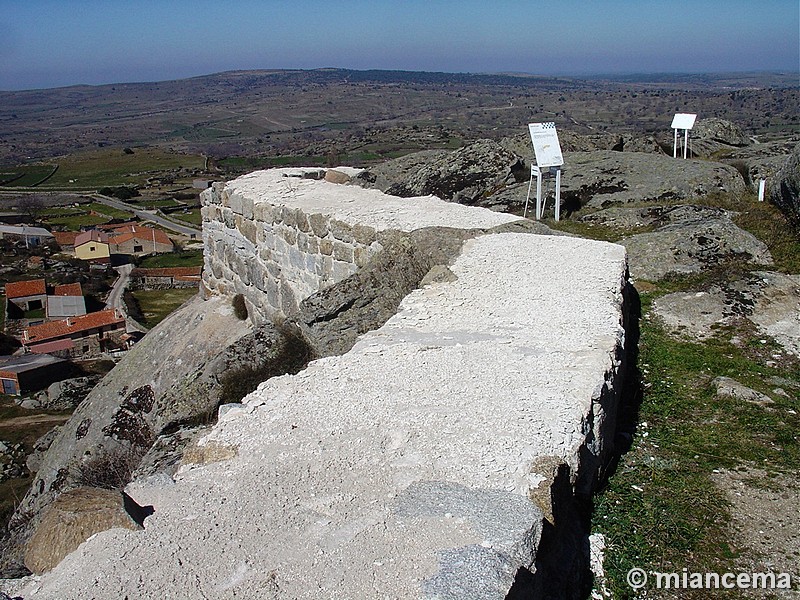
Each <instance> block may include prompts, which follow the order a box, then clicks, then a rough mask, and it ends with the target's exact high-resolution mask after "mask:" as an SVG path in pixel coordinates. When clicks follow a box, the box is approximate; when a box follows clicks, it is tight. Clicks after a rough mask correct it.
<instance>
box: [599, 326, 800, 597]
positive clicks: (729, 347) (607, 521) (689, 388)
mask: <svg viewBox="0 0 800 600" xmlns="http://www.w3.org/2000/svg"><path fill="white" fill-rule="evenodd" d="M729 333H730V335H732V334H733V333H734V332H729ZM735 333H737V334H739V335H742V333H743V332H742V331H737V332H735ZM730 335H728V336H726V335H723V336H721V337H720V339H715V340H711V341H709V342H706V343H704V344H698V343H691V342H678V341H676V340H674V339H673V338H671V337H669V336H668V335H667V333H666V332H665V331H664V330H663V329H662V328H661V326H660V325H659V324H658V323H655V322H652V321H649V320H647V319H645V320H644V321H643V322H642V327H641V343H640V368H641V371H642V374H643V387H644V396H643V402H642V404H641V407H640V414H639V422H640V424H639V428H638V433H637V436H636V439H635V442H634V445H633V448H632V449H631V450H630V451H629V452H628V453H627V454H626V455H625V456H623V457H622V460H621V462H620V464H619V466H618V468H617V471H616V473H615V474H614V475H613V476H612V478H611V480H610V482H609V485H608V487H607V489H606V490H605V491H604V492H603V493H602V494H600V495H599V496H598V497H597V499H596V505H595V511H594V515H593V524H592V526H593V530H594V531H595V532H600V533H603V534H604V535H605V536H606V538H607V542H608V544H609V550H608V552H607V560H606V564H605V568H606V571H607V573H608V577H609V580H610V584H611V589H612V592H613V593H614V594H615V595H616V597H617V598H633V597H634V594H633V592H632V590H631V589H630V587H628V585H627V584H626V582H625V575H626V573H627V572H628V570H629V569H631V568H633V567H634V566H636V567H640V568H644V569H645V570H657V571H677V572H680V571H681V569H682V568H683V567H689V570H690V571H717V572H719V571H725V570H729V569H730V568H732V562H731V561H732V560H733V559H734V558H736V556H735V553H733V552H732V551H731V547H730V544H729V542H728V531H727V526H728V520H729V514H728V509H727V502H726V500H725V498H724V494H723V492H722V491H721V490H719V489H718V488H717V487H716V486H715V485H714V483H713V482H712V481H711V474H712V473H713V471H714V470H715V469H737V468H739V467H742V466H745V467H753V468H759V469H765V470H767V471H768V472H769V471H773V472H774V471H779V472H785V471H790V470H793V469H796V468H797V465H798V464H800V438H799V437H798V433H797V432H798V431H800V399H798V398H796V397H795V398H794V399H791V398H786V397H783V396H779V395H775V394H772V393H771V387H770V386H769V385H767V384H766V383H765V380H766V379H767V378H768V377H769V376H783V377H787V375H788V376H789V377H791V378H793V379H795V380H796V381H798V382H800V361H797V360H794V361H792V362H791V364H789V365H784V367H783V368H777V367H776V368H768V367H765V366H764V365H763V361H762V360H761V357H755V358H754V357H751V356H748V351H747V347H746V346H745V348H740V347H738V346H735V345H733V344H732V343H731V341H730V339H729V338H730ZM759 343H760V342H759ZM718 375H725V376H729V377H735V378H736V379H737V380H738V381H740V382H742V383H744V384H745V385H748V386H750V387H752V388H754V389H757V390H759V391H761V392H763V393H766V394H768V395H771V396H772V397H773V400H774V401H775V403H774V404H773V405H772V406H771V407H769V408H765V407H762V406H758V405H753V404H749V403H746V402H743V401H739V400H734V399H731V398H721V397H717V396H716V393H715V389H714V386H713V385H712V383H711V382H712V380H713V379H714V377H716V376H718ZM687 597H691V596H687ZM696 597H698V598H701V597H704V596H702V594H700V595H698V596H696Z"/></svg>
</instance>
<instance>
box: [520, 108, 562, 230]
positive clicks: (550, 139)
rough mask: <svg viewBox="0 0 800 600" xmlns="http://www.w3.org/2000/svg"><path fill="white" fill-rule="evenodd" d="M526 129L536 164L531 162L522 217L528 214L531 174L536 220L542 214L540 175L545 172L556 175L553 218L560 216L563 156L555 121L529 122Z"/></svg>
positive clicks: (543, 202)
mask: <svg viewBox="0 0 800 600" xmlns="http://www.w3.org/2000/svg"><path fill="white" fill-rule="evenodd" d="M528 130H529V131H530V134H531V142H533V153H534V155H535V157H536V164H535V165H534V164H531V179H530V181H529V182H528V195H527V196H526V198H525V209H524V210H523V212H522V216H523V218H524V217H526V216H527V214H528V202H529V201H530V199H531V188H532V187H533V176H534V175H535V176H536V220H537V221H538V220H540V219H541V218H542V215H543V214H544V209H545V204H546V201H544V200H543V199H542V177H543V176H544V175H546V174H547V173H549V174H551V175H555V177H556V198H555V219H556V221H558V220H559V219H560V218H561V165H563V164H564V158H563V156H562V155H561V144H559V142H558V134H557V133H556V125H555V123H529V124H528Z"/></svg>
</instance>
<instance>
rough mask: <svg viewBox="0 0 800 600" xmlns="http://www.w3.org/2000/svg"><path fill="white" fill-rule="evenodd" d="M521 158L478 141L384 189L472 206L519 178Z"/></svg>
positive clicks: (488, 141) (389, 191)
mask: <svg viewBox="0 0 800 600" xmlns="http://www.w3.org/2000/svg"><path fill="white" fill-rule="evenodd" d="M524 171H525V167H524V165H523V163H522V161H521V160H520V158H519V157H518V156H517V155H516V154H514V153H513V152H510V151H509V150H507V149H505V148H504V147H503V146H501V145H500V144H498V143H497V142H494V141H491V140H478V141H477V142H473V143H472V144H469V145H467V146H464V147H462V148H459V149H458V150H456V151H455V152H453V153H452V154H448V155H446V156H443V157H442V158H440V159H438V160H434V161H432V162H429V163H427V164H425V165H423V166H422V167H421V168H419V169H418V170H417V171H416V172H415V173H413V174H411V176H410V177H408V178H407V179H405V180H404V181H401V182H399V183H396V184H394V185H393V186H391V187H390V188H389V189H387V190H386V192H387V193H389V194H393V195H395V196H403V197H406V196H427V195H434V196H438V197H439V198H442V199H444V200H452V201H454V202H460V203H462V204H474V203H475V202H477V201H478V200H479V199H480V198H482V197H484V196H487V195H490V194H491V193H493V192H494V191H495V190H496V189H498V188H500V187H504V186H505V185H506V184H508V183H510V182H515V181H517V180H518V179H521V178H522V176H523V175H524Z"/></svg>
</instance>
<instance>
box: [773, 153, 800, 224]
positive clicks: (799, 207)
mask: <svg viewBox="0 0 800 600" xmlns="http://www.w3.org/2000/svg"><path fill="white" fill-rule="evenodd" d="M769 189H770V192H769V200H770V202H772V203H773V204H774V205H775V206H777V207H778V208H779V209H781V212H783V214H785V215H786V217H787V218H788V219H789V220H790V221H791V222H792V223H794V225H795V226H796V227H798V228H800V144H798V145H797V146H795V148H794V151H792V154H791V155H790V156H789V158H788V159H787V160H786V162H785V163H784V164H783V166H782V167H781V169H780V170H779V171H778V173H777V174H776V175H775V178H774V179H773V180H772V181H771V182H770V186H769Z"/></svg>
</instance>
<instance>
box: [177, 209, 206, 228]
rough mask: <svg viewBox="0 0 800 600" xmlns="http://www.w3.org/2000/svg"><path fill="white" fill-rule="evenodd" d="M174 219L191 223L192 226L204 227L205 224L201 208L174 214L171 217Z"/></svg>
mask: <svg viewBox="0 0 800 600" xmlns="http://www.w3.org/2000/svg"><path fill="white" fill-rule="evenodd" d="M169 216H170V217H171V218H173V219H178V220H179V221H184V222H185V223H189V224H190V225H202V224H203V215H202V214H200V209H199V208H192V209H190V210H189V211H187V212H180V211H179V212H174V213H171V214H170V215H169Z"/></svg>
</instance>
